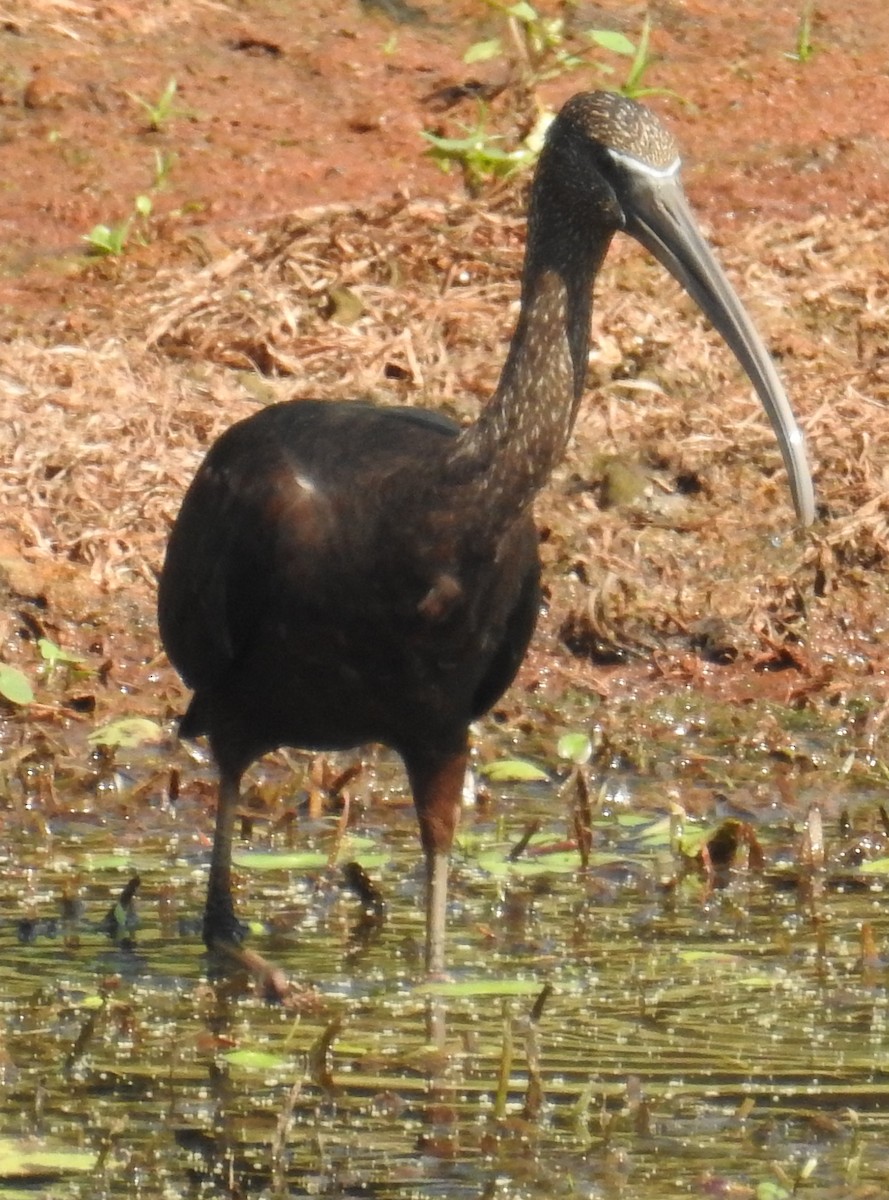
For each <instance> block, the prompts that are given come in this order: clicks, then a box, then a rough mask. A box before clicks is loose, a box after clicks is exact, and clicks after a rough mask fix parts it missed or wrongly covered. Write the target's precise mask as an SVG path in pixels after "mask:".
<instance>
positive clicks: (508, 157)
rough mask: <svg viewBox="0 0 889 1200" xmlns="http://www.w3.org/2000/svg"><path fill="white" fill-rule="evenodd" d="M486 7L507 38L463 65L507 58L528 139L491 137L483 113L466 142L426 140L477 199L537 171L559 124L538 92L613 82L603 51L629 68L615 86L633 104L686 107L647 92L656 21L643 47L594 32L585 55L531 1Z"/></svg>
mask: <svg viewBox="0 0 889 1200" xmlns="http://www.w3.org/2000/svg"><path fill="white" fill-rule="evenodd" d="M487 3H488V5H489V7H491V8H493V9H495V10H496V11H497V12H498V13H499V14H500V15H501V16H502V17H503V18H504V21H505V29H504V32H503V33H502V34H501V35H498V36H496V37H491V38H487V39H486V40H484V41H480V42H474V43H473V44H472V45H471V46H470V47H469V49H468V50H467V51H466V53H465V54H464V55H463V61H464V62H465V63H467V64H472V63H478V62H486V61H489V60H491V59H494V58H499V57H501V56H504V57H506V58H507V60H508V61H509V63H510V69H511V74H512V83H511V85H510V86H511V87H512V88H513V89H514V92H515V94H516V98H517V104H518V107H519V109H520V111H519V113H518V115H517V117H516V125H517V126H518V127H519V129H522V128H524V129H526V130H529V132H527V133H525V134H524V135H522V136H518V135H517V134H516V133H515V132H514V133H513V134H512V135H511V136H507V135H503V134H499V133H492V132H490V131H489V130H488V129H487V128H486V113H485V110H484V109H482V110H481V111H480V114H479V120H478V123H477V124H476V127H475V128H474V129H466V128H465V127H464V129H465V133H466V136H465V137H445V136H443V135H441V134H440V133H430V132H424V134H423V136H424V137H425V138H426V139H427V141H429V142H430V143H431V148H430V150H429V151H428V153H429V154H430V155H431V156H432V157H433V158H434V159H435V161H436V162H438V163H439V165H440V166H441V167H442V169H444V170H449V169H450V167H451V165H452V164H453V163H458V164H459V165H460V167H461V169H462V170H463V174H464V178H465V180H466V186H467V189H468V190H469V192H470V194H477V193H478V191H479V188H480V187H481V185H482V184H483V183H486V182H490V181H492V180H497V179H504V178H508V177H509V176H511V175H513V174H515V173H516V172H518V171H522V170H525V169H526V168H528V167H530V166H533V164H534V162H535V161H536V159H537V155H538V154H539V152H540V149H541V147H542V144H543V134H544V133H545V131H546V129H547V127H548V126H549V124H550V122H551V121H552V119H553V113H552V112H551V111H549V110H548V109H546V108H545V107H544V106H543V105H542V104H541V103H540V102H539V101H538V99H537V96H536V90H537V88H538V86H539V85H540V84H541V83H544V82H546V81H547V80H550V79H553V78H556V77H557V76H561V75H564V74H567V73H568V72H571V71H577V70H580V69H586V70H588V71H592V72H593V73H594V74H596V75H597V76H599V77H609V76H614V75H615V74H616V68H615V67H614V65H612V64H611V63H609V62H607V61H603V60H602V58H601V52H602V51H605V52H606V53H607V54H616V55H619V56H621V57H623V58H628V59H629V60H630V62H629V67H628V70H627V72H626V76H625V78H624V80H623V82H622V83H620V84H619V85H610V86H612V90H614V91H617V92H620V93H621V94H622V95H624V96H628V97H631V98H639V97H642V96H652V95H660V96H672V97H673V98H674V99H677V100H680V101H681V100H682V97H681V96H677V94H676V93H675V92H672V91H670V90H669V89H667V88H655V87H647V86H645V83H644V77H645V75H646V74H647V72H648V71H649V70H650V68H651V67H652V66H653V64H654V63H655V62H656V61H657V60H656V58H655V57H654V56H653V55H652V54H651V50H650V42H651V21H650V20H649V18H648V17H647V16H646V18H645V20H644V21H643V23H642V29H641V31H640V34H639V40H638V42H634V41H632V39H630V38H628V37H627V36H626V34H623V33H618V32H616V31H614V30H609V29H587V30H584V34H583V36H584V38H585V39H586V42H587V44H586V45H582V46H581V48H580V49H579V50H578V49H575V47H574V40H573V39H572V38H571V36H570V34H569V33H568V32H567V30H566V24H565V21H564V19H563V18H562V17H546V16H542V15H541V14H540V13H538V11H537V9H535V8H534V7H533V5H532V4H530V3H529V2H528V0H517V2H516V3H512V4H507V3H504V2H503V0H487ZM683 103H684V101H683ZM522 110H523V111H522Z"/></svg>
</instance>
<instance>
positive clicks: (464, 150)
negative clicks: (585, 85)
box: [423, 106, 548, 195]
mask: <svg viewBox="0 0 889 1200" xmlns="http://www.w3.org/2000/svg"><path fill="white" fill-rule="evenodd" d="M547 123H548V122H547ZM464 129H465V131H466V136H465V137H456V138H449V137H441V136H440V135H439V134H436V133H429V132H428V131H426V130H424V131H423V137H424V138H425V139H426V140H427V141H428V142H429V143H430V148H429V150H428V151H427V153H428V154H429V155H430V157H431V158H432V159H433V160H434V161H435V162H436V163H437V164H438V165H439V166H440V167H441V169H442V170H443V171H449V170H450V169H451V166H452V165H453V164H455V163H456V164H457V165H458V166H459V167H460V169H461V170H462V172H463V177H464V180H465V183H466V187H467V190H468V191H469V193H470V194H471V195H475V194H477V192H478V190H479V187H480V185H481V184H482V183H484V182H487V181H490V180H492V179H507V178H509V176H511V175H514V174H515V173H516V171H521V170H523V169H524V168H525V167H527V166H529V165H530V164H531V163H533V162H534V160H535V159H536V157H537V155H538V154H539V152H540V144H542V134H543V130H538V129H536V128H535V129H532V130H531V132H530V133H529V134H528V135H527V136H526V137H525V138H524V139H523V140H522V141H521V143H520V144H519V145H518V146H516V147H515V148H514V149H512V150H507V149H504V147H503V146H502V145H500V144H498V143H502V142H503V140H504V138H503V136H502V135H500V134H495V133H490V132H488V130H487V129H486V128H485V110H484V106H480V111H479V119H478V123H477V124H476V126H475V128H474V129H468V128H466V127H465V126H464Z"/></svg>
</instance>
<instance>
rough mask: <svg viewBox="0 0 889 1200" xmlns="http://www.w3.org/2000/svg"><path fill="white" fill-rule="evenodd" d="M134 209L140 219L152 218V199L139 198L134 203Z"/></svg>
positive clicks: (147, 197)
mask: <svg viewBox="0 0 889 1200" xmlns="http://www.w3.org/2000/svg"><path fill="white" fill-rule="evenodd" d="M133 207H134V208H135V210H136V212H137V213H138V214H139V216H140V217H150V216H151V197H150V196H146V195H144V194H143V195H140V196H137V197H136V199H135V200H134V201H133Z"/></svg>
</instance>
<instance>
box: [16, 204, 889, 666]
mask: <svg viewBox="0 0 889 1200" xmlns="http://www.w3.org/2000/svg"><path fill="white" fill-rule="evenodd" d="M887 228H889V220H887V213H886V212H880V213H872V214H869V215H867V216H865V217H859V218H856V219H851V220H848V221H846V222H845V223H844V224H843V225H842V226H841V227H835V226H834V225H832V224H831V223H830V222H829V221H828V220H827V219H826V218H822V217H817V218H813V219H812V220H809V221H807V222H803V223H795V224H789V223H777V222H770V223H767V224H762V223H760V224H751V225H748V226H744V227H740V228H734V229H732V230H731V231H730V232H729V231H726V232H725V233H724V235H723V238H722V241H723V242H724V244H723V245H722V247H721V257H722V258H723V261H724V262H725V264H726V266H727V268H728V270H729V273H730V274H731V275H732V276H733V277H734V278H735V280H736V282H737V286H738V289H739V291H740V292H741V294H742V296H743V297H744V298H745V300H746V302H747V303H748V305H749V307H750V309H751V311H752V312H753V314H754V316H755V319H756V320H757V323H758V324H759V325H760V327H761V329H762V331H763V333H764V334H765V336H766V339H767V341H768V342H769V344H770V345H771V346H772V347H773V348H774V350H775V353H776V354H777V355H778V356H779V358H780V366H781V371H782V374H783V375H784V378H785V381H786V383H787V386H788V391H789V392H790V394H791V396H792V398H793V401H794V404H795V407H796V409H797V411H798V412H799V414H800V415H801V417H802V421H803V424H804V426H805V428H806V431H807V435H808V439H809V449H810V455H811V458H812V461H813V463H814V464H815V467H816V471H817V476H818V478H817V485H818V494H819V500H820V502H821V504H822V505H823V506H824V507H825V510H826V512H827V513H828V514H829V515H828V519H827V520H826V521H825V522H823V523H822V524H821V525H820V526H819V528H818V529H817V531H816V532H815V533H814V534H813V535H812V536H811V537H810V538H809V539H808V540H806V541H801V540H798V539H795V538H793V537H792V536H788V531H789V530H790V529H791V527H792V523H793V518H792V511H791V509H790V505H789V497H788V493H787V488H786V481H785V478H784V474H783V470H782V469H781V466H780V462H779V458H778V454H777V451H776V449H775V447H774V444H773V438H772V435H771V432H770V430H769V428H768V426H767V423H766V421H765V419H764V418H763V417H762V416H761V414H760V412H759V406H758V403H757V402H756V401H755V399H754V398H753V397H752V396H751V395H750V392H749V388H748V387H747V385H746V383H745V381H744V380H743V378H742V377H741V376H740V374H739V372H738V370H737V368H736V367H735V365H734V363H733V361H732V360H731V358H730V357H729V355H728V354H727V353H726V352H725V351H724V349H723V347H722V346H721V343H720V342H719V339H718V338H717V337H716V336H715V335H714V334H713V333H712V332H711V331H710V330H709V329H708V328H707V327H706V326H705V324H704V322H703V320H702V319H701V318H700V316H699V315H698V313H697V311H696V310H695V309H694V307H693V306H692V305H691V304H690V303H689V302H688V301H686V300H685V299H684V298H682V297H681V295H680V292H679V290H678V288H677V287H676V286H675V285H674V284H673V283H672V282H671V281H669V280H668V279H666V278H665V276H664V274H663V272H662V271H661V270H660V268H658V267H657V266H655V265H654V264H652V263H650V262H648V261H647V260H646V259H645V258H644V257H643V256H642V255H641V254H640V253H639V252H638V251H637V250H636V249H635V248H634V247H633V246H632V245H630V244H629V243H627V242H626V241H625V240H620V241H619V242H618V243H617V244H616V246H615V250H614V252H613V253H612V255H611V256H610V258H609V260H608V264H607V266H606V268H605V271H604V272H603V276H602V279H601V280H600V284H599V289H598V295H599V297H600V298H599V300H598V303H597V305H596V311H595V315H594V351H593V354H592V356H591V382H592V383H593V385H594V386H593V387H592V388H591V394H590V396H589V398H588V399H587V401H586V402H585V404H584V406H583V410H582V412H581V416H580V419H579V421H578V425H577V433H576V438H575V441H574V444H573V446H572V448H571V451H570V453H569V456H568V459H567V461H566V463H565V465H564V467H563V468H562V469H561V470H560V471H559V472H558V475H557V479H556V481H555V482H554V484H553V486H552V487H551V488H550V489H549V491H548V493H547V495H546V496H545V497H544V499H543V500H542V503H541V505H540V509H539V513H540V517H541V523H542V524H543V525H544V526H545V527H546V529H547V531H548V532H547V541H546V543H545V546H544V554H545V557H546V558H547V560H548V579H549V581H550V586H551V589H552V600H551V612H550V616H549V618H548V621H547V624H546V630H547V631H548V632H549V634H550V636H551V637H555V635H556V631H557V630H558V629H559V628H560V627H561V625H562V623H563V622H564V620H565V617H566V614H568V613H571V612H573V613H574V614H575V616H576V615H577V614H578V613H581V614H582V613H587V614H588V615H589V614H592V616H590V619H591V620H593V619H594V621H595V622H596V623H597V624H598V626H599V627H601V628H603V629H604V630H605V632H606V633H608V634H609V636H611V637H612V638H613V639H614V640H615V641H617V642H629V643H632V644H636V645H638V646H641V647H648V648H650V646H651V645H652V644H653V643H658V644H663V643H664V641H665V640H668V639H669V637H670V636H672V635H675V634H684V633H687V631H688V630H689V628H690V627H691V626H692V625H693V624H694V623H695V622H696V621H698V620H700V619H701V618H702V617H704V616H706V615H712V614H713V613H717V614H719V615H722V616H725V617H726V618H728V619H730V620H732V621H733V622H736V623H739V624H740V625H741V626H743V628H744V629H745V630H746V631H747V632H748V633H749V635H750V637H751V638H752V642H751V651H750V652H751V653H755V652H757V647H758V652H760V653H762V652H763V648H764V647H768V646H769V645H773V644H774V643H775V640H776V639H777V641H779V642H780V641H781V640H782V639H783V638H786V637H787V636H788V631H791V632H792V633H793V636H794V637H796V636H798V635H799V634H800V632H801V630H802V615H801V612H800V604H799V596H800V595H803V596H804V597H805V598H806V601H805V606H807V607H808V615H809V616H810V618H811V617H812V614H813V613H814V612H816V610H817V613H818V621H819V625H820V627H821V628H822V629H824V628H827V627H829V628H830V629H831V630H833V631H834V634H835V640H834V641H833V642H831V643H830V644H831V645H832V646H833V650H835V649H836V645H837V644H839V643H840V642H842V641H843V639H847V640H849V639H851V638H852V635H853V632H854V634H855V636H856V637H865V638H870V639H873V636H874V631H875V630H877V629H881V628H882V618H881V616H880V614H881V612H882V609H883V606H884V604H885V600H886V578H887V575H886V572H887V562H889V475H887V463H889V453H887V451H889V445H887V441H889V420H887V410H889V254H887V250H889V246H887V238H889V235H887V233H886V229H887ZM522 243H523V222H522V220H521V219H520V217H518V216H517V215H516V214H515V212H514V211H513V210H511V209H509V208H507V207H504V208H503V210H502V211H497V212H490V211H483V210H482V209H481V208H480V207H478V206H475V205H469V204H467V205H460V206H455V207H451V208H448V207H444V206H441V205H435V204H432V203H419V202H416V203H410V204H406V203H404V204H401V205H392V204H389V205H385V206H376V207H369V208H367V209H365V210H363V211H356V210H354V209H352V208H350V207H347V206H338V207H334V208H329V209H318V210H312V211H309V212H304V213H301V214H296V215H294V216H292V217H290V218H288V219H287V220H286V221H284V222H279V223H278V224H276V225H274V226H272V227H269V228H267V229H264V230H262V231H260V232H257V233H253V234H251V235H249V236H244V237H243V238H242V239H241V240H240V241H239V242H238V243H237V244H236V245H232V246H231V247H230V248H229V249H228V250H227V251H226V252H224V253H221V254H219V255H218V256H217V258H216V260H215V261H213V262H212V263H210V264H209V265H206V266H201V265H199V264H197V263H195V262H191V261H190V262H188V263H186V264H185V265H178V266H176V267H164V268H162V269H160V270H159V271H158V272H157V274H156V275H155V276H154V277H153V278H152V279H151V280H149V281H148V282H147V283H144V284H140V285H138V286H135V287H134V285H132V284H128V285H127V286H126V289H125V293H124V294H122V295H121V296H120V298H119V311H118V315H117V317H116V319H114V320H112V321H110V322H109V321H108V319H104V320H103V321H101V322H100V321H98V320H95V321H93V322H92V328H91V329H88V331H87V333H86V334H85V336H84V337H83V339H82V341H81V342H80V344H78V345H72V344H66V343H63V342H61V341H57V342H56V343H55V344H51V345H40V344H37V343H33V342H28V341H26V340H18V341H15V342H13V343H10V344H7V345H5V346H3V347H0V429H2V436H3V438H4V441H5V442H7V443H8V444H9V445H10V446H11V447H12V455H11V461H9V462H8V463H7V465H6V467H5V469H4V472H3V475H2V500H3V512H4V516H3V517H2V519H0V537H5V540H6V541H8V542H9V541H11V542H12V543H13V544H14V545H15V546H16V547H17V548H18V550H19V551H20V553H21V554H23V555H24V556H25V557H26V558H28V559H29V560H30V561H32V562H41V561H42V562H46V563H50V562H52V561H67V562H73V563H76V564H80V565H82V568H83V570H84V571H85V572H87V573H88V577H89V579H90V580H91V581H92V585H93V586H95V588H96V589H98V590H100V591H105V592H112V593H115V592H119V591H121V590H122V589H127V590H128V591H130V592H131V593H132V592H133V591H134V590H135V592H136V593H137V594H138V595H139V596H140V597H141V598H142V599H143V600H144V603H145V605H146V607H147V606H148V605H150V603H151V598H152V592H153V584H154V575H155V571H156V569H157V567H158V565H159V563H160V560H161V556H162V551H163V543H164V539H165V535H166V531H167V528H168V525H169V522H170V520H171V519H172V517H173V515H174V513H175V511H176V508H177V506H178V503H179V501H180V499H181V495H182V492H183V489H184V487H185V485H186V484H187V481H188V479H189V478H190V477H191V474H192V473H193V471H194V469H195V467H196V465H197V463H198V461H199V458H200V456H201V454H202V452H203V451H204V449H205V448H206V447H207V445H208V444H209V443H210V442H211V441H212V440H213V439H214V438H215V437H216V436H217V435H218V434H219V433H220V432H221V431H222V430H223V429H224V428H225V427H226V426H227V425H229V424H230V423H231V422H232V421H234V420H236V419H238V418H240V417H242V416H245V415H247V414H248V413H250V412H252V411H255V409H256V408H257V406H258V404H260V403H264V402H267V401H269V400H272V399H280V398H284V397H291V396H292V397H305V396H320V397H327V398H331V399H336V398H340V397H347V396H366V397H370V398H372V399H374V400H376V401H378V402H380V403H405V402H410V403H418V404H423V405H426V406H428V407H431V408H442V409H446V410H447V411H450V412H451V413H452V414H453V415H455V416H456V417H457V418H458V419H470V418H471V417H472V416H473V415H474V414H475V413H476V412H477V410H478V407H479V405H480V404H481V403H482V402H483V400H484V397H485V396H486V395H487V394H489V393H490V391H491V390H492V388H493V387H494V385H495V383H496V378H497V373H498V370H499V367H500V365H501V363H502V361H503V358H504V354H505V349H506V344H507V338H508V335H509V332H510V330H511V327H512V324H513V322H514V320H515V316H516V312H517V291H518V285H517V279H518V274H519V269H520V261H521V252H522ZM356 301H357V302H359V303H360V312H357V311H355V308H356ZM331 313H334V315H337V314H345V318H346V319H347V320H348V322H349V323H347V324H341V323H338V321H337V320H336V319H331ZM87 323H88V324H89V322H87ZM613 456H617V457H619V458H621V459H626V460H636V461H638V462H639V463H641V465H642V466H643V468H644V470H645V471H646V472H647V473H648V475H649V478H650V486H649V488H648V492H649V496H648V497H647V499H645V500H644V501H643V502H641V503H639V504H637V505H635V506H634V507H633V508H632V511H630V512H627V511H614V510H610V509H603V508H602V507H601V506H600V504H599V502H598V494H599V493H598V491H597V489H598V487H599V485H600V483H601V479H602V476H603V470H604V466H605V464H606V463H607V461H608V459H609V457H613ZM683 480H684V481H686V484H687V482H688V481H689V480H691V481H693V482H694V483H695V486H699V487H700V489H701V491H700V493H699V494H696V495H691V496H689V495H685V494H684V491H687V490H688V488H687V487H685V486H684V485H682V484H681V481H683ZM692 490H693V489H692ZM850 614H851V615H850ZM850 621H851V622H853V623H854V624H855V626H856V629H855V630H854V631H850V628H849V623H850ZM826 645H827V643H825V646H826ZM830 652H833V651H832V650H831V651H830ZM826 653H828V649H825V654H826Z"/></svg>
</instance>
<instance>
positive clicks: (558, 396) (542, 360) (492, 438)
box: [451, 206, 611, 525]
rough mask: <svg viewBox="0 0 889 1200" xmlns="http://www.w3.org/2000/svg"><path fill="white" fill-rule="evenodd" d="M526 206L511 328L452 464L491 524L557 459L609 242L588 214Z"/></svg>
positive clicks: (510, 511) (579, 384)
mask: <svg viewBox="0 0 889 1200" xmlns="http://www.w3.org/2000/svg"><path fill="white" fill-rule="evenodd" d="M582 215H583V216H584V217H586V218H587V219H586V220H583V221H582V219H581V216H580V215H578V214H577V213H576V211H575V212H574V213H571V212H562V213H556V212H553V211H552V208H551V207H549V209H548V211H547V212H546V217H545V221H544V220H541V219H540V215H539V214H538V213H537V212H535V208H534V207H533V206H532V212H531V216H530V218H529V233H528V248H527V252H526V256H525V270H524V275H523V280H522V304H521V313H520V316H519V321H518V325H517V327H516V330H515V333H514V334H513V337H512V342H511V344H510V348H509V353H508V355H507V359H506V363H505V365H504V367H503V372H502V374H501V376H500V382H499V383H498V385H497V390H496V391H495V393H494V395H493V396H492V397H491V400H490V401H489V402H488V404H487V406H486V407H485V409H484V410H483V412H482V413H481V415H480V417H479V419H478V420H477V421H476V423H475V424H474V425H472V426H471V427H470V428H469V429H467V430H466V431H465V432H464V433H463V434H462V435H461V437H460V438H459V440H458V442H457V444H456V445H455V447H454V451H453V454H452V456H451V465H452V468H453V469H454V471H455V473H456V477H458V478H459V479H460V480H461V485H462V486H463V487H465V489H466V490H467V492H468V493H471V494H472V496H471V498H472V499H473V501H477V503H478V504H479V505H480V506H481V510H482V511H483V512H484V513H485V514H487V516H488V517H489V519H490V520H491V522H492V523H494V524H495V525H496V524H501V523H508V522H511V521H512V520H514V519H515V517H516V515H517V514H518V513H520V512H523V511H525V510H526V509H527V508H528V507H529V506H530V504H531V503H532V501H533V499H534V497H535V495H536V494H537V492H538V491H539V490H540V489H541V488H542V487H543V485H544V484H545V483H546V481H547V480H548V479H549V477H550V475H551V473H552V471H553V468H554V467H555V466H556V465H557V464H558V463H559V462H560V460H561V459H562V457H563V455H564V453H565V448H566V446H567V444H568V439H569V438H570V436H571V431H572V429H573V427H574V420H575V417H576V414H577V407H578V404H579V402H580V398H581V395H582V393H583V386H584V379H585V376H586V367H587V358H588V352H589V340H590V312H591V308H592V290H593V283H594V280H595V276H596V273H597V271H598V269H599V267H600V265H601V263H602V260H603V258H604V257H605V253H606V251H607V249H608V245H609V243H610V240H611V234H610V232H609V231H602V230H599V229H597V228H596V227H595V224H594V223H593V222H590V221H589V214H588V213H587V214H582Z"/></svg>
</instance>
